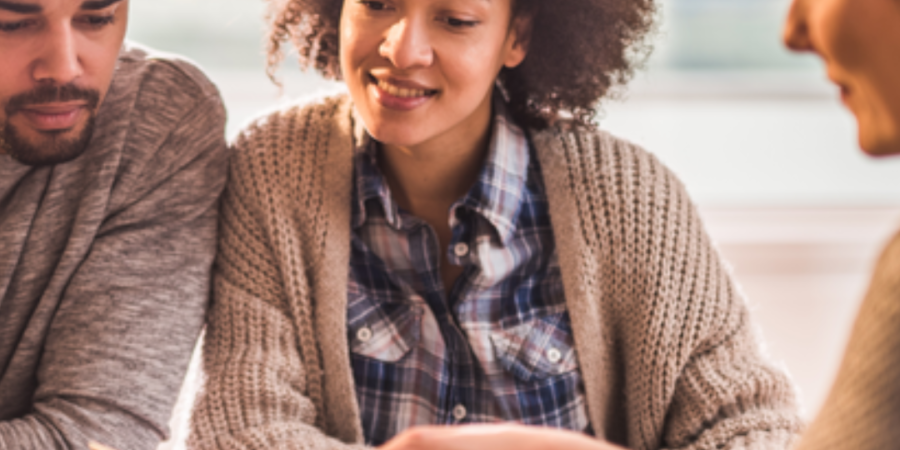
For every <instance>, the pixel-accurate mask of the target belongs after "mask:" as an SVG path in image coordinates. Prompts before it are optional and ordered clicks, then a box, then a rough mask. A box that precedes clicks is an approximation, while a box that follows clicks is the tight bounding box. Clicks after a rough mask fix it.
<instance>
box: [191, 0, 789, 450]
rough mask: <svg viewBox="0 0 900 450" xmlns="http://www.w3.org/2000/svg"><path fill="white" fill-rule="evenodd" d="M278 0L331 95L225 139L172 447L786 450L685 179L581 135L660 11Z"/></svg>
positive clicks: (640, 2) (571, 2)
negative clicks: (197, 358) (190, 397)
mask: <svg viewBox="0 0 900 450" xmlns="http://www.w3.org/2000/svg"><path fill="white" fill-rule="evenodd" d="M273 8H274V10H273V16H272V17H273V18H274V20H273V24H272V40H271V42H272V52H271V55H270V56H272V59H271V60H272V61H275V62H277V59H278V54H279V48H280V47H279V46H280V45H281V43H282V42H283V41H285V40H287V39H290V40H292V41H293V42H294V44H295V46H296V47H297V49H298V51H299V54H300V57H301V61H302V62H303V63H305V64H306V65H307V66H312V67H315V68H316V69H318V70H319V71H321V72H322V73H323V74H325V75H330V76H340V78H342V79H343V80H344V82H345V83H346V86H347V91H348V92H349V94H338V95H335V96H332V97H325V98H321V99H317V100H311V101H308V102H304V103H301V104H297V105H292V106H289V107H285V108H283V109H281V110H279V111H277V112H275V113H273V114H270V115H269V116H267V117H265V118H263V119H261V120H260V121H258V122H257V123H255V124H253V125H251V126H250V127H248V128H247V129H246V130H245V131H244V133H243V134H242V135H241V136H240V137H239V138H238V140H237V143H236V147H237V149H236V152H235V156H234V159H233V161H232V173H231V179H230V182H229V183H230V184H229V187H228V188H227V193H226V195H225V198H224V201H223V207H222V208H223V210H222V214H223V216H222V217H223V219H222V224H221V240H220V254H219V257H218V263H217V266H216V282H215V300H214V302H213V305H212V311H211V313H210V317H209V325H208V334H207V338H206V344H205V359H204V366H205V370H206V373H207V381H206V387H205V390H204V392H203V394H202V395H201V397H200V400H199V402H198V405H197V407H196V409H195V412H194V417H193V433H192V436H191V439H190V441H189V445H190V446H191V447H193V448H261V447H277V448H345V447H350V446H354V445H371V446H383V447H384V448H386V449H395V450H396V449H409V448H429V449H442V448H467V449H472V448H474V449H479V448H485V449H488V448H490V449H491V450H500V449H502V448H515V449H517V450H524V449H528V448H535V449H538V448H549V447H552V446H565V447H566V448H577V447H579V446H587V447H600V448H605V449H608V448H612V447H613V445H615V444H618V445H627V446H629V447H631V448H635V449H657V448H663V447H665V448H685V449H687V448H690V449H713V448H722V447H729V448H785V447H786V446H787V445H788V442H789V441H790V440H791V439H792V437H793V436H794V434H795V432H796V431H797V430H798V419H797V416H796V412H795V402H794V396H793V391H792V388H791V385H790V383H789V382H788V380H787V379H786V377H785V376H784V374H783V373H781V372H780V371H779V370H777V369H775V368H773V367H772V366H771V365H769V364H768V363H767V362H766V361H765V360H764V359H763V358H762V356H761V355H760V354H759V352H758V348H757V343H756V340H755V337H754V336H753V326H752V323H751V321H750V319H749V315H748V312H747V309H746V307H745V305H744V302H743V301H742V299H741V298H740V296H739V294H738V293H737V289H736V288H735V286H734V283H733V281H732V279H731V277H730V275H729V274H728V271H727V270H726V269H725V268H724V267H723V265H722V263H721V261H720V259H719V257H718V255H717V253H716V252H715V250H714V249H713V248H712V246H711V244H710V242H709V238H708V237H707V236H706V234H705V232H704V230H703V227H702V225H701V224H700V220H699V218H698V216H697V213H696V211H695V209H694V207H693V205H692V204H691V202H690V200H689V199H688V197H687V195H686V193H685V191H684V188H683V187H682V185H681V184H680V183H679V182H678V181H677V180H676V179H675V177H674V176H673V175H672V174H671V173H670V172H669V171H668V170H667V169H666V168H665V167H663V166H662V165H661V164H660V163H659V162H658V161H657V160H656V159H655V158H653V157H652V156H651V155H649V154H647V153H645V152H644V151H642V150H641V149H638V148H636V147H634V146H633V145H631V144H628V143H626V142H623V141H620V140H618V139H616V138H614V137H612V136H610V135H608V134H605V133H603V132H600V131H598V130H597V129H595V128H594V127H593V125H591V124H590V118H591V117H592V115H593V113H594V107H595V105H596V104H597V103H598V101H599V100H600V99H601V98H602V97H603V96H604V95H606V94H607V93H608V92H609V90H610V89H611V88H612V87H613V86H614V85H616V84H619V83H621V82H623V81H625V80H626V79H627V78H628V75H629V74H630V72H631V69H632V63H631V62H630V60H629V57H628V56H629V55H633V54H635V53H640V51H641V50H642V49H643V46H642V43H643V42H644V41H643V39H644V37H645V34H646V33H647V31H648V30H649V29H650V28H651V25H652V18H653V14H654V5H653V3H652V0H567V1H559V2H557V1H554V2H546V1H541V0H515V1H512V0H384V1H358V0H346V1H344V2H335V1H331V0H319V1H301V0H288V1H280V2H275V3H273ZM507 421H509V422H516V423H518V424H520V425H482V426H478V427H425V428H423V427H421V426H422V425H455V424H473V423H493V422H507ZM556 430H569V431H556ZM588 436H591V437H588Z"/></svg>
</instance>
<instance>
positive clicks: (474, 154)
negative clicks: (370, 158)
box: [378, 120, 491, 217]
mask: <svg viewBox="0 0 900 450" xmlns="http://www.w3.org/2000/svg"><path fill="white" fill-rule="evenodd" d="M490 128H491V120H487V121H486V123H485V124H484V126H481V127H479V129H477V130H470V132H469V133H467V134H466V135H465V136H462V137H459V136H453V137H450V136H447V137H443V138H439V139H434V140H432V141H430V142H426V143H423V144H421V145H418V146H416V147H414V148H403V147H396V146H390V145H382V147H381V149H382V151H381V156H380V157H379V159H378V161H379V166H380V167H381V170H382V173H384V176H385V179H386V180H387V183H388V186H389V187H390V189H391V193H392V196H393V197H394V200H395V201H396V202H397V204H398V205H399V206H400V207H401V208H403V209H405V210H407V211H410V212H411V213H413V214H414V215H418V216H420V217H421V214H420V213H423V212H425V211H431V212H432V214H433V213H434V209H435V208H436V207H440V208H442V209H443V211H444V213H445V214H446V211H447V209H448V208H449V207H450V206H451V205H452V204H453V203H454V202H456V201H457V200H458V199H460V198H461V197H462V196H464V195H465V194H466V193H467V192H468V191H469V189H471V187H472V185H474V184H475V181H476V180H477V179H478V176H479V174H480V172H481V169H482V166H483V165H484V160H485V157H486V155H487V152H488V146H489V143H490ZM425 215H429V214H425Z"/></svg>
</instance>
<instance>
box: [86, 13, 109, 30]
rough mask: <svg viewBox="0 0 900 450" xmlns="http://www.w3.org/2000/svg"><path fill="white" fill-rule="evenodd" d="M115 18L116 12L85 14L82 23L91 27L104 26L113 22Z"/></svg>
mask: <svg viewBox="0 0 900 450" xmlns="http://www.w3.org/2000/svg"><path fill="white" fill-rule="evenodd" d="M115 20H116V16H115V14H110V15H107V16H84V17H82V18H81V23H83V24H85V25H87V26H89V27H91V28H102V27H105V26H107V25H109V24H111V23H113V22H114V21H115Z"/></svg>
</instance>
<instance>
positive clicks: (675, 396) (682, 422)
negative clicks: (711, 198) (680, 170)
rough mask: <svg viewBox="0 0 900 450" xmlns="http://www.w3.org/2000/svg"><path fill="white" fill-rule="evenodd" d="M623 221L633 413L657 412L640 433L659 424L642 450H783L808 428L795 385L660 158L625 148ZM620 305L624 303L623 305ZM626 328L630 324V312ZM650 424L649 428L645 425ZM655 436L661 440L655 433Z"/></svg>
mask: <svg viewBox="0 0 900 450" xmlns="http://www.w3.org/2000/svg"><path fill="white" fill-rule="evenodd" d="M618 147H619V149H620V150H619V152H618V157H619V158H620V159H621V165H620V168H621V170H622V172H623V175H622V185H624V186H629V185H630V186H632V189H633V192H631V193H628V192H625V191H624V190H623V191H620V192H621V193H620V194H619V200H618V201H619V202H621V205H622V208H621V209H622V210H627V209H628V207H627V205H629V204H630V205H632V207H631V208H632V212H631V213H626V214H625V216H626V217H628V216H630V217H632V218H633V219H634V222H633V226H634V228H633V229H631V230H628V227H620V228H619V229H621V230H624V231H623V237H622V239H621V242H623V243H625V248H624V250H623V252H625V253H627V252H629V251H630V252H633V253H634V254H635V255H636V256H635V257H634V258H632V259H631V261H633V262H634V264H635V266H634V267H632V268H631V270H627V271H624V272H620V273H622V274H625V275H626V276H627V278H628V279H627V280H626V283H624V284H626V285H627V284H631V285H636V286H638V287H637V288H632V289H631V290H630V291H631V292H633V293H635V295H634V297H633V299H632V301H633V303H632V304H631V306H637V307H638V308H639V309H640V310H641V313H640V314H639V315H638V316H637V317H640V319H638V320H637V321H636V322H637V323H623V324H622V328H623V329H625V330H628V331H626V339H627V341H628V342H629V343H631V344H632V345H634V348H633V349H632V351H631V352H629V355H630V356H631V357H634V358H636V360H635V361H634V362H633V363H631V364H627V365H626V367H629V368H631V369H635V368H638V370H634V371H632V372H630V373H629V374H628V375H627V376H629V377H631V378H632V379H634V380H636V381H635V382H633V383H632V384H631V385H630V387H631V388H632V390H631V393H632V394H633V395H635V396H634V397H633V398H632V399H630V400H631V401H632V405H634V406H632V408H634V407H635V406H637V405H654V404H655V406H656V407H658V408H659V409H656V408H655V407H651V408H648V409H647V410H646V411H642V412H641V417H640V418H639V419H638V418H637V417H634V419H635V422H634V423H635V425H634V431H635V432H641V431H646V430H647V428H646V424H647V423H652V422H654V421H655V420H657V419H661V422H658V425H657V426H656V427H654V428H655V429H656V430H658V431H657V432H658V433H659V434H656V436H659V438H660V441H658V443H657V444H655V445H653V446H651V445H648V444H650V443H651V442H653V440H652V439H648V437H649V435H648V434H643V435H642V436H641V438H642V439H640V441H641V442H642V443H643V444H644V446H645V447H646V448H654V447H655V448H667V449H679V450H713V449H722V448H727V449H746V450H750V449H758V450H763V449H766V450H773V449H785V448H787V447H789V446H790V444H791V442H792V441H793V440H794V439H795V437H796V435H797V433H798V432H799V431H800V429H801V427H802V422H801V420H800V418H799V414H798V408H797V403H796V395H795V391H794V386H793V383H792V382H791V381H790V379H789V377H788V376H787V374H786V373H785V372H784V370H783V369H782V368H780V367H777V366H776V365H774V364H773V363H772V362H771V361H770V360H769V359H768V357H767V356H766V355H764V354H763V352H762V351H761V346H760V339H759V336H757V333H756V325H755V323H754V322H753V320H752V318H751V314H750V312H749V309H748V307H747V303H746V301H745V299H744V296H743V294H742V293H741V292H740V289H739V288H738V287H737V284H736V281H735V280H734V277H733V275H732V273H731V270H730V269H729V268H728V267H727V266H726V265H725V263H724V261H723V260H722V258H721V257H720V255H719V253H718V251H717V250H716V248H715V247H714V245H713V243H712V240H711V239H710V237H709V235H708V234H707V232H706V229H705V227H704V226H703V224H702V221H701V218H700V216H699V214H698V212H697V209H696V207H695V206H694V204H693V202H692V201H691V200H690V198H689V196H688V194H687V192H686V190H685V188H684V186H683V185H682V184H681V182H680V181H679V180H678V179H677V178H676V177H675V175H674V174H673V173H672V172H671V171H669V170H668V169H667V168H666V167H665V166H663V165H662V164H661V163H660V162H659V161H658V160H657V159H656V158H655V157H653V156H652V155H649V154H647V153H646V152H643V151H642V150H640V149H638V148H634V147H631V150H630V151H626V150H625V149H626V148H628V147H629V146H628V145H623V144H619V145H618ZM623 306H624V305H623ZM620 317H621V318H622V320H623V321H631V320H634V318H635V316H634V315H630V314H628V313H627V312H626V313H623V314H621V315H620ZM648 419H649V420H648ZM654 434H655V433H654Z"/></svg>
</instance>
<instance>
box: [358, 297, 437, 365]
mask: <svg viewBox="0 0 900 450" xmlns="http://www.w3.org/2000/svg"><path fill="white" fill-rule="evenodd" d="M421 324H422V312H421V308H419V307H417V306H413V305H405V304H403V305H390V306H386V307H385V306H383V307H376V306H373V307H372V308H370V309H368V310H367V311H365V312H364V313H363V314H361V315H359V316H358V317H355V318H353V319H351V320H350V323H349V326H348V330H347V331H348V334H349V336H348V339H349V341H350V351H351V352H352V353H353V354H354V355H358V356H363V357H366V358H371V359H375V360H378V361H384V362H391V363H394V362H397V361H400V360H401V359H403V357H405V356H406V355H407V354H409V353H410V352H411V351H412V349H414V348H416V346H417V345H418V344H419V340H420V339H421V334H422V331H421V330H422V325H421Z"/></svg>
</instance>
